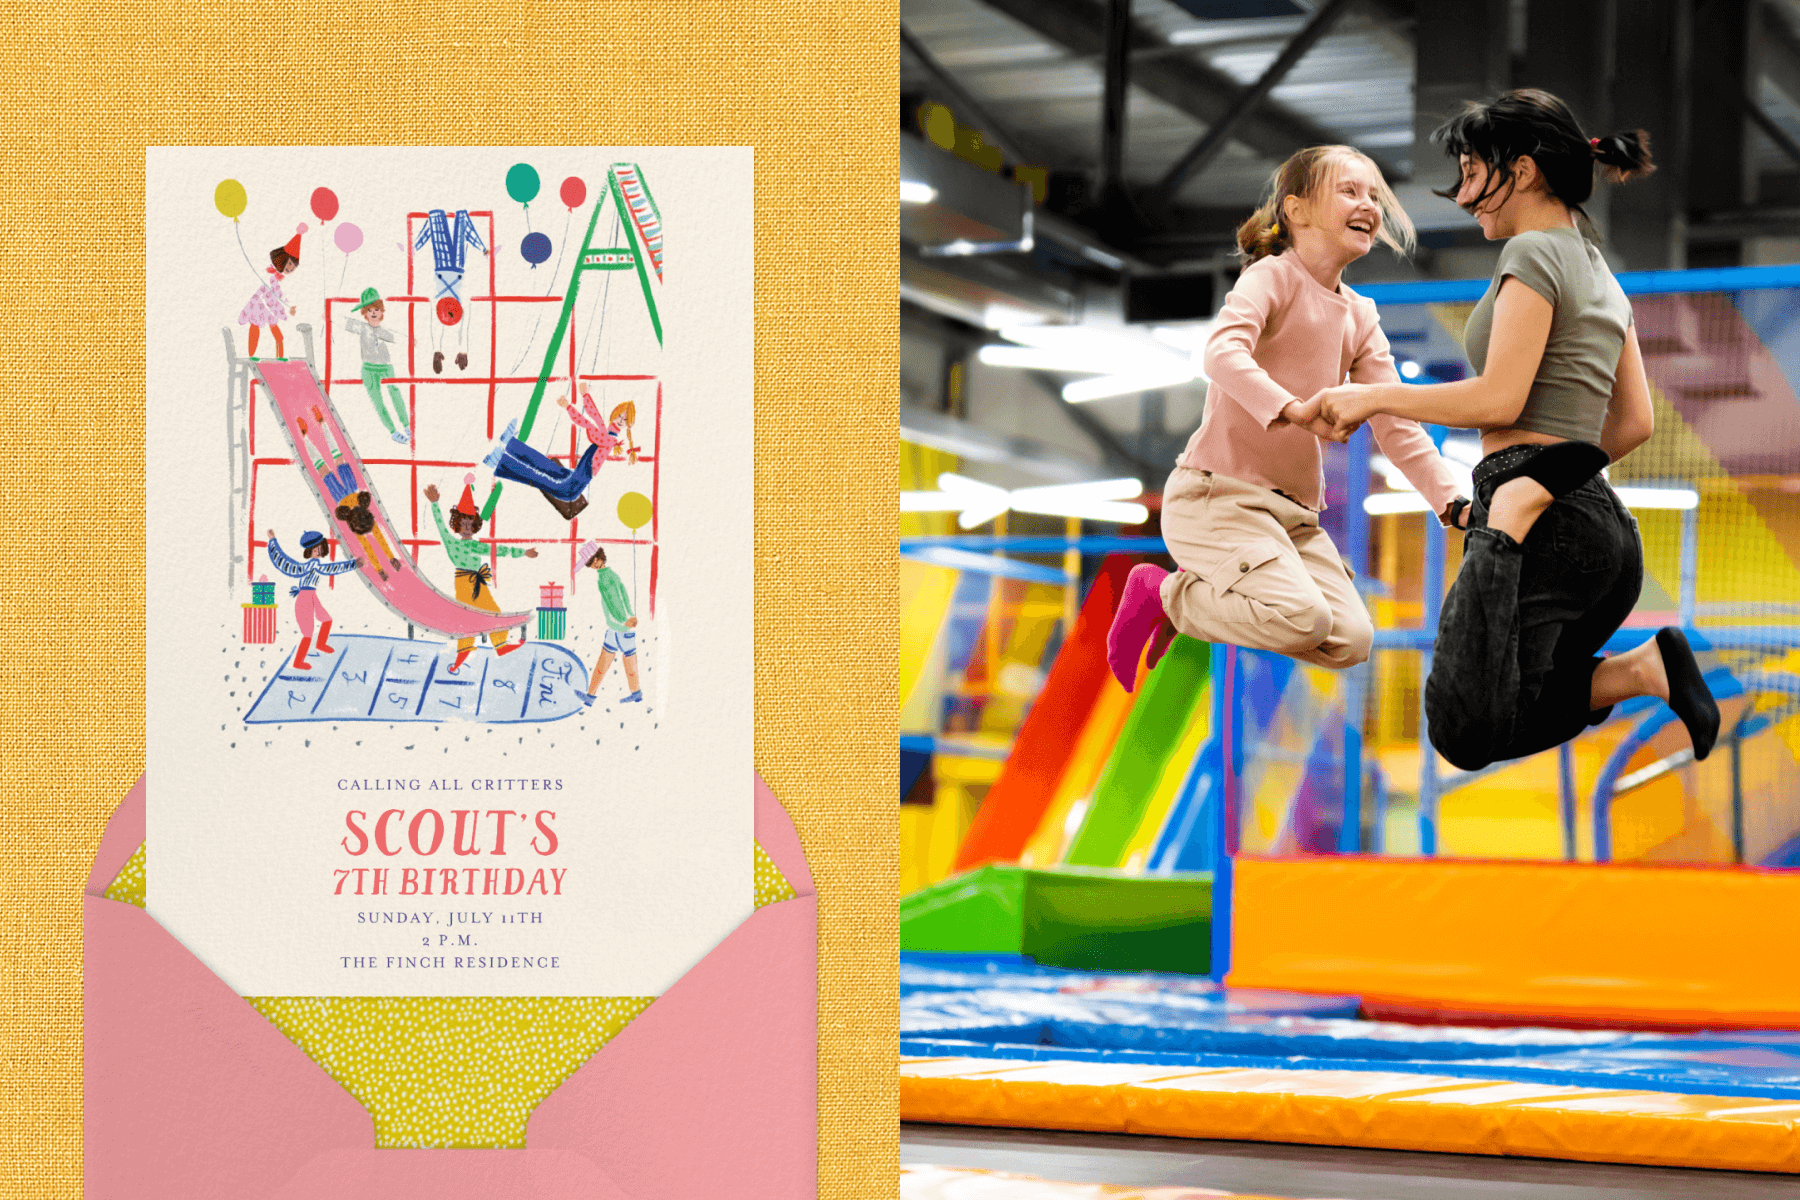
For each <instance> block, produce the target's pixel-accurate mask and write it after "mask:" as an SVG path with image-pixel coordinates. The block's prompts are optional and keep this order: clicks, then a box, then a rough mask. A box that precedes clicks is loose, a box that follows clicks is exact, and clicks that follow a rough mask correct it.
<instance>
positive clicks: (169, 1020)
mask: <svg viewBox="0 0 1800 1200" xmlns="http://www.w3.org/2000/svg"><path fill="white" fill-rule="evenodd" d="M83 903H84V904H85V906H86V913H85V920H86V931H85V934H86V936H85V956H86V962H85V970H84V976H85V978H84V985H85V986H84V992H85V997H84V999H85V1011H86V1022H85V1043H84V1051H85V1063H86V1067H85V1098H84V1112H85V1117H86V1127H87V1138H88V1146H89V1150H88V1154H87V1156H86V1170H87V1194H88V1195H90V1196H135V1197H141V1198H153V1197H162V1196H169V1197H176V1196H181V1197H184V1198H185V1197H189V1196H193V1195H196V1194H198V1193H196V1192H195V1190H194V1189H193V1188H192V1187H191V1182H192V1178H193V1165H194V1164H195V1163H205V1164H207V1177H208V1179H209V1181H210V1182H212V1183H213V1184H215V1185H216V1187H217V1189H218V1190H216V1191H213V1192H209V1193H207V1194H212V1195H264V1194H267V1192H268V1190H269V1189H270V1188H271V1187H273V1186H275V1185H277V1184H279V1182H280V1181H281V1180H282V1179H284V1178H286V1177H287V1175H288V1174H290V1173H291V1172H292V1171H293V1170H295V1169H296V1168H298V1167H299V1166H300V1164H301V1163H303V1162H305V1161H306V1159H307V1158H308V1157H310V1156H311V1155H313V1154H315V1153H317V1152H318V1151H320V1150H322V1149H327V1148H330V1147H367V1146H369V1145H371V1144H372V1142H373V1140H374V1127H373V1124H372V1122H371V1121H370V1119H369V1114H368V1113H367V1112H365V1111H364V1110H363V1108H362V1106H361V1105H359V1104H357V1103H356V1101H355V1100H354V1099H352V1098H351V1097H350V1095H349V1094H348V1093H346V1092H345V1091H344V1090H343V1089H342V1088H340V1087H338V1085H337V1084H336V1083H334V1082H333V1081H332V1080H331V1079H330V1078H329V1077H328V1076H327V1075H326V1074H325V1073H324V1072H322V1071H320V1070H319V1068H318V1067H317V1066H316V1065H314V1063H313V1062H312V1060H311V1059H309V1058H307V1056H306V1055H305V1054H303V1053H302V1052H301V1051H300V1049H299V1048H298V1047H297V1046H295V1045H294V1044H293V1043H292V1042H290V1041H288V1039H287V1038H285V1037H283V1036H282V1035H281V1032H280V1031H279V1030H277V1029H276V1028H275V1027H274V1026H272V1025H270V1024H269V1023H268V1022H267V1021H265V1020H263V1018H262V1017H261V1016H259V1015H258V1014H257V1013H256V1011H255V1010H254V1009H252V1008H250V1006H249V1005H247V1004H245V1003H244V1002H243V1000H242V999H240V998H239V997H238V995H237V993H235V992H233V991H232V990H231V989H230V988H228V987H226V986H225V984H224V983H223V982H222V981H221V980H220V979H219V978H218V977H217V976H216V975H214V974H213V973H212V972H211V971H209V970H207V968H206V966H205V965H204V964H203V963H201V962H200V960H199V959H197V958H195V957H194V956H193V954H192V953H190V952H189V951H188V950H187V948H186V947H184V946H182V945H181V944H180V943H179V942H177V941H176V940H175V939H174V937H173V936H171V935H170V934H169V933H168V931H167V930H165V929H163V927H162V926H160V925H158V924H157V923H156V922H155V920H153V919H152V918H151V917H150V916H149V915H148V914H147V913H145V912H144V911H143V910H142V909H139V908H136V907H133V906H132V905H129V904H117V903H114V902H113V901H110V900H103V899H100V898H98V897H94V896H88V897H86V898H85V899H84V901H83ZM101 1147H104V1150H103V1151H102V1150H101V1149H100V1148H101Z"/></svg>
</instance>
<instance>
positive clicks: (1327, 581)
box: [1162, 467, 1375, 671]
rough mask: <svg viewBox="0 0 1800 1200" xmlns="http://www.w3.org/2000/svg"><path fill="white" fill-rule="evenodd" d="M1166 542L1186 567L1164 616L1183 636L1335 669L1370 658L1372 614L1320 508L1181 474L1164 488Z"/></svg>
mask: <svg viewBox="0 0 1800 1200" xmlns="http://www.w3.org/2000/svg"><path fill="white" fill-rule="evenodd" d="M1162 534H1163V540H1164V541H1165V542H1167V543H1168V546H1169V553H1170V554H1171V555H1172V556H1174V559H1175V562H1176V564H1177V565H1179V566H1180V568H1181V569H1180V570H1179V571H1176V572H1175V573H1174V574H1173V575H1170V576H1169V577H1168V578H1167V579H1165V580H1163V584H1162V604H1163V611H1164V612H1166V613H1167V614H1168V615H1169V619H1170V620H1171V621H1173V622H1174V624H1175V628H1176V629H1178V630H1180V631H1181V632H1182V633H1185V634H1187V635H1188V636H1189V637H1193V638H1199V639H1200V640H1202V641H1207V642H1227V643H1230V644H1232V645H1237V646H1248V647H1250V648H1251V649H1254V650H1273V651H1275V652H1276V653H1278V654H1286V655H1289V656H1290V657H1293V658H1297V659H1299V660H1300V661H1301V662H1308V663H1313V664H1314V665H1316V666H1321V667H1329V668H1331V669H1332V670H1340V671H1341V670H1343V669H1344V668H1346V667H1353V666H1355V665H1356V664H1357V663H1359V662H1363V661H1365V660H1367V659H1368V657H1369V644H1370V642H1371V641H1373V640H1374V636H1375V629H1374V626H1373V624H1372V623H1371V622H1370V620H1369V611H1368V609H1366V608H1364V607H1363V602H1362V597H1360V596H1358V595H1357V594H1356V588H1355V587H1354V586H1352V585H1351V582H1350V569H1349V568H1348V567H1347V566H1345V565H1344V560H1343V559H1341V558H1339V557H1338V552H1337V547H1335V546H1333V545H1332V544H1331V538H1330V536H1329V535H1327V534H1326V532H1325V531H1324V530H1323V529H1320V528H1319V514H1318V513H1316V512H1314V511H1313V510H1312V509H1310V508H1307V507H1306V506H1304V505H1302V504H1296V503H1295V502H1294V501H1292V500H1289V499H1287V498H1286V497H1285V496H1282V495H1279V494H1278V493H1276V492H1272V491H1270V490H1269V489H1268V488H1263V487H1257V486H1256V485H1254V484H1249V483H1245V482H1243V481H1242V480H1240V479H1232V478H1230V477H1229V476H1226V475H1217V474H1214V473H1212V472H1211V471H1194V470H1189V469H1188V468H1186V467H1177V468H1175V472H1174V474H1172V475H1170V476H1169V482H1168V484H1167V485H1166V486H1165V487H1164V489H1163V507H1162Z"/></svg>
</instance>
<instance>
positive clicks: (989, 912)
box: [900, 865, 1026, 954]
mask: <svg viewBox="0 0 1800 1200" xmlns="http://www.w3.org/2000/svg"><path fill="white" fill-rule="evenodd" d="M1025 875H1026V872H1025V871H1024V870H1022V869H1020V868H1018V867H997V866H992V865H989V866H985V867H978V868H976V869H975V870H973V871H965V872H963V873H962V874H961V875H952V876H951V877H950V878H948V879H945V880H941V881H939V882H937V883H934V884H932V885H931V886H930V887H927V888H921V889H920V890H919V891H916V892H914V893H912V894H911V895H910V896H902V897H900V948H901V949H902V950H936V951H940V952H944V953H957V954H1023V953H1025V950H1024V928H1025V926H1024V921H1023V919H1022V917H1023V914H1024V911H1025Z"/></svg>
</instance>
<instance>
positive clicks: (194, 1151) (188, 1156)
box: [84, 777, 818, 1200]
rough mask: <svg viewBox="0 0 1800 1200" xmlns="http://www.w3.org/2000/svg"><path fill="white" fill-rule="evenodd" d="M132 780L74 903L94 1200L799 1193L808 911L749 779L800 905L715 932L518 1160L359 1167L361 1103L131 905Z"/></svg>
mask: <svg viewBox="0 0 1800 1200" xmlns="http://www.w3.org/2000/svg"><path fill="white" fill-rule="evenodd" d="M143 840H144V783H143V780H141V779H140V780H139V781H138V785H137V787H135V788H134V789H132V792H131V794H130V795H129V796H128V797H126V799H125V801H124V803H123V804H121V805H120V806H119V809H118V811H117V812H115V813H114V814H113V817H112V820H111V822H110V823H109V824H108V825H107V827H106V833H105V835H104V836H103V837H102V838H101V841H100V849H99V852H98V853H97V854H96V855H95V856H94V867H93V871H92V872H91V873H90V874H89V876H88V886H87V895H86V897H85V898H84V902H85V904H86V951H87V964H86V988H85V992H86V1027H87V1045H86V1087H87V1095H86V1145H87V1149H86V1170H87V1190H86V1194H87V1195H88V1196H89V1197H90V1198H92V1200H111V1198H112V1197H132V1198H133V1200H162V1198H164V1197H167V1198H169V1200H176V1198H180V1200H200V1198H202V1197H214V1196H216V1197H220V1198H221V1200H226V1198H229V1200H242V1198H243V1197H249V1196H258V1197H275V1198H278V1200H302V1198H304V1200H313V1198H316V1197H322V1196H330V1197H333V1198H334V1200H364V1198H366V1200H405V1198H410V1197H414V1196H417V1197H421V1198H423V1197H429V1198H430V1200H456V1198H460V1197H469V1198H470V1200H475V1198H480V1200H503V1198H510V1197H521V1198H524V1197H544V1198H545V1200H549V1198H551V1197H556V1198H559V1200H560V1198H564V1197H582V1198H587V1197H592V1198H594V1200H690V1198H692V1197H696V1196H726V1195H729V1196H732V1197H735V1198H744V1200H749V1198H761V1197H767V1198H769V1200H794V1198H796V1197H810V1196H817V1194H818V1185H817V1178H818V1176H817V1159H818V1123H817V1117H818V1099H817V1090H818V1084H817V1060H816V1054H817V1047H818V1016H817V988H816V978H817V954H816V939H817V899H816V897H815V896H814V895H813V885H812V875H811V873H810V872H809V871H808V870H807V868H806V856H805V854H804V852H803V851H802V850H801V848H800V839H799V837H798V835H797V834H796V833H795V832H794V825H793V822H792V821H791V820H789V819H788V815H787V813H785V812H784V811H782V808H781V805H780V803H778V802H777V801H776V799H775V797H774V794H773V793H771V792H770V791H769V789H768V788H767V786H765V785H764V784H763V782H762V779H761V778H760V777H759V778H758V779H757V780H756V840H757V841H758V842H759V843H760V844H761V845H762V847H763V849H764V851H765V852H766V853H767V854H768V855H769V857H770V858H771V859H772V860H773V861H774V863H775V865H776V867H778V868H779V869H780V871H781V873H782V874H783V875H784V876H785V877H786V878H787V880H788V882H789V883H790V884H791V885H792V886H793V888H794V891H795V892H796V893H798V895H797V897H796V898H795V899H793V900H786V901H783V902H781V903H778V904H770V905H766V906H765V907H763V908H760V909H758V910H757V911H756V912H755V913H753V914H752V915H751V916H750V918H749V919H748V920H746V921H745V922H744V923H743V924H742V925H739V926H738V927H737V928H736V929H735V930H733V931H732V933H731V935H730V936H729V937H727V938H726V939H725V940H724V941H723V942H721V943H720V944H719V945H718V946H717V947H716V948H715V949H714V950H713V951H712V952H711V953H710V954H708V955H707V956H706V957H705V958H704V959H703V960H701V962H700V963H699V965H697V966H696V967H694V969H693V970H691V971H689V972H688V973H687V974H686V975H684V976H682V977H681V979H680V980H678V981H677V982H676V983H675V986H673V987H672V988H670V989H669V990H668V991H667V992H665V993H663V995H662V996H660V997H658V998H657V1000H656V1002H655V1003H654V1004H652V1005H651V1006H650V1007H649V1008H648V1009H647V1010H645V1011H644V1012H643V1013H642V1014H641V1015H640V1016H638V1018H637V1019H636V1020H634V1021H632V1022H631V1024H630V1025H628V1026H626V1027H625V1029H624V1030H623V1031H622V1032H621V1033H620V1034H619V1035H618V1036H617V1037H615V1038H613V1039H612V1041H610V1042H608V1043H607V1044H606V1045H605V1046H603V1047H601V1048H600V1050H599V1051H597V1052H596V1053H595V1054H594V1056H593V1057H592V1058H590V1059H589V1060H588V1061H587V1063H586V1064H585V1065H584V1066H582V1067H581V1068H580V1069H579V1070H577V1071H576V1072H575V1073H574V1074H573V1075H571V1076H570V1077H569V1078H568V1079H567V1080H566V1081H564V1083H563V1084H562V1086H561V1087H559V1088H558V1089H557V1090H556V1091H555V1092H553V1093H551V1094H550V1096H549V1097H547V1098H546V1099H545V1100H544V1101H543V1103H542V1104H540V1105H539V1106H538V1108H537V1111H536V1112H534V1113H533V1114H532V1116H531V1119H530V1122H529V1124H528V1125H527V1127H526V1143H527V1146H526V1148H525V1149H523V1150H378V1149H376V1148H375V1145H374V1140H375V1136H374V1123H373V1121H372V1120H371V1119H370V1117H369V1114H368V1112H367V1111H365V1110H364V1109H363V1107H362V1105H360V1104H359V1103H357V1101H356V1100H355V1099H354V1098H353V1097H352V1096H351V1095H350V1094H349V1093H348V1092H346V1091H344V1090H343V1089H342V1088H341V1087H339V1086H338V1084H337V1083H336V1082H335V1081H333V1080H332V1079H331V1078H330V1077H329V1076H328V1075H326V1074H325V1072H324V1071H323V1070H321V1069H320V1068H319V1066H318V1065H317V1064H316V1063H314V1062H313V1061H312V1059H310V1058H308V1057H307V1056H306V1054H305V1053H304V1052H303V1051H301V1050H300V1048H299V1047H298V1046H296V1045H294V1044H293V1043H292V1042H290V1041H288V1040H287V1038H286V1037H284V1036H282V1034H281V1032H280V1031H279V1030H278V1029H276V1028H275V1026H273V1025H271V1024H270V1023H269V1022H268V1021H266V1020H264V1019H263V1017H262V1015H261V1014H260V1013H258V1012H257V1011H256V1010H255V1009H253V1008H251V1007H250V1006H249V1005H248V1004H246V1003H244V1001H243V999H242V998H241V997H239V996H238V995H237V994H236V993H235V992H233V991H232V990H231V989H230V988H228V987H226V986H225V984H224V983H223V982H221V981H220V980H219V979H218V978H217V977H216V976H215V975H213V973H212V972H211V971H209V970H207V968H206V967H205V966H204V965H203V964H201V962H200V961H199V960H198V959H196V958H195V957H194V956H193V955H192V954H190V953H189V952H188V951H187V950H186V949H185V948H184V947H183V946H182V945H181V944H180V943H179V942H177V941H176V940H175V939H174V938H173V937H171V936H170V935H169V934H168V933H167V932H166V931H165V930H164V929H163V928H162V926H160V925H158V924H157V923H156V921H155V920H153V919H152V918H151V917H150V915H149V914H148V913H146V912H145V911H144V910H143V909H141V908H137V907H136V906H134V905H130V904H122V903H119V902H117V901H113V900H108V899H106V898H105V897H104V896H103V894H102V893H103V892H104V891H105V889H106V887H107V885H108V884H110V883H111V882H112V880H113V879H114V878H115V877H116V876H117V875H118V873H119V871H120V870H121V869H122V868H123V867H124V865H125V863H126V862H127V861H128V860H129V859H130V857H131V855H132V854H133V853H134V852H135V851H136V849H137V847H138V846H139V845H140V844H142V842H143Z"/></svg>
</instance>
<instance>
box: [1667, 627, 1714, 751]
mask: <svg viewBox="0 0 1800 1200" xmlns="http://www.w3.org/2000/svg"><path fill="white" fill-rule="evenodd" d="M1656 649H1657V650H1658V651H1659V652H1660V653H1661V654H1662V660H1663V671H1664V673H1666V674H1667V675H1668V677H1669V707H1670V708H1671V709H1673V710H1674V712H1675V715H1676V716H1678V717H1680V718H1681V723H1682V724H1683V725H1685V726H1687V731H1688V736H1689V737H1691V738H1692V739H1694V759H1695V761H1698V760H1700V759H1703V758H1705V757H1706V756H1707V755H1708V754H1711V753H1712V748H1713V742H1714V741H1715V740H1716V739H1717V738H1718V736H1719V706H1718V704H1717V703H1716V702H1714V700H1713V694H1712V689H1710V688H1708V687H1707V686H1706V679H1705V678H1704V677H1703V676H1702V675H1701V673H1700V664H1699V663H1697V662H1695V661H1694V652H1693V651H1692V650H1691V649H1689V648H1688V641H1687V636H1686V635H1685V634H1683V633H1682V632H1681V630H1679V629H1676V628H1675V627H1674V626H1672V625H1668V626H1664V627H1663V628H1661V629H1659V630H1657V631H1656Z"/></svg>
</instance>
